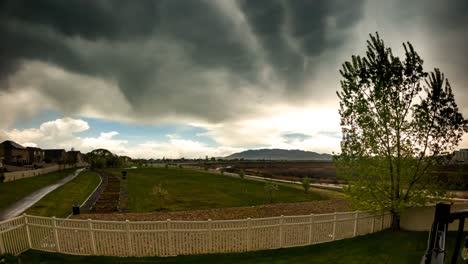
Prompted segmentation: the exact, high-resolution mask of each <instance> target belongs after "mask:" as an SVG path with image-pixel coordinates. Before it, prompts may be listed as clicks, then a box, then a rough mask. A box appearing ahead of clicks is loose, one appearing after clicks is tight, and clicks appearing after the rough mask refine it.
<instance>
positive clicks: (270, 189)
mask: <svg viewBox="0 0 468 264" xmlns="http://www.w3.org/2000/svg"><path fill="white" fill-rule="evenodd" d="M264 189H265V192H266V193H267V194H268V197H269V199H270V203H273V197H274V194H275V193H276V192H277V191H278V190H279V187H278V184H276V183H275V182H273V181H267V182H266V183H265V186H264Z"/></svg>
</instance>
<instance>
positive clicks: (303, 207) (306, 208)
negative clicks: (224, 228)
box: [73, 199, 351, 221]
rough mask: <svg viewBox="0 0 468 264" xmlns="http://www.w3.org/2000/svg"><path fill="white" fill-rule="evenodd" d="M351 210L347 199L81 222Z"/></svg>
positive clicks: (113, 216) (106, 217)
mask: <svg viewBox="0 0 468 264" xmlns="http://www.w3.org/2000/svg"><path fill="white" fill-rule="evenodd" d="M350 210H351V208H350V206H349V203H348V202H347V201H346V200H343V199H335V200H325V201H313V202H303V203H283V204H269V205H258V206H251V207H233V208H220V209H210V210H195V211H177V212H154V213H112V214H81V215H75V216H73V218H77V219H88V218H89V219H96V220H111V221H124V220H131V221H157V220H167V219H171V220H207V219H212V220H228V219H245V218H248V217H250V218H263V217H274V216H280V215H307V214H325V213H334V212H347V211H350Z"/></svg>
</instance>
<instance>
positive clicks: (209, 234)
mask: <svg viewBox="0 0 468 264" xmlns="http://www.w3.org/2000/svg"><path fill="white" fill-rule="evenodd" d="M212 225H213V224H212V222H211V219H208V245H209V253H213V226H212Z"/></svg>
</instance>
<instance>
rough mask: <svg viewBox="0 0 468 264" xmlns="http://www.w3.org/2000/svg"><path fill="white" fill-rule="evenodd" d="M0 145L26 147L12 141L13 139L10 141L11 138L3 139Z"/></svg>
mask: <svg viewBox="0 0 468 264" xmlns="http://www.w3.org/2000/svg"><path fill="white" fill-rule="evenodd" d="M0 145H3V146H10V147H13V148H17V149H26V148H25V147H23V146H21V145H20V144H18V143H16V142H14V141H11V140H5V141H3V142H2V144H0Z"/></svg>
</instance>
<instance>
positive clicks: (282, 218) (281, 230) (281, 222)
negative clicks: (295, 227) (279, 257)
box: [279, 215, 284, 248]
mask: <svg viewBox="0 0 468 264" xmlns="http://www.w3.org/2000/svg"><path fill="white" fill-rule="evenodd" d="M283 224H284V215H281V218H280V224H279V247H280V248H282V247H283Z"/></svg>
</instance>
